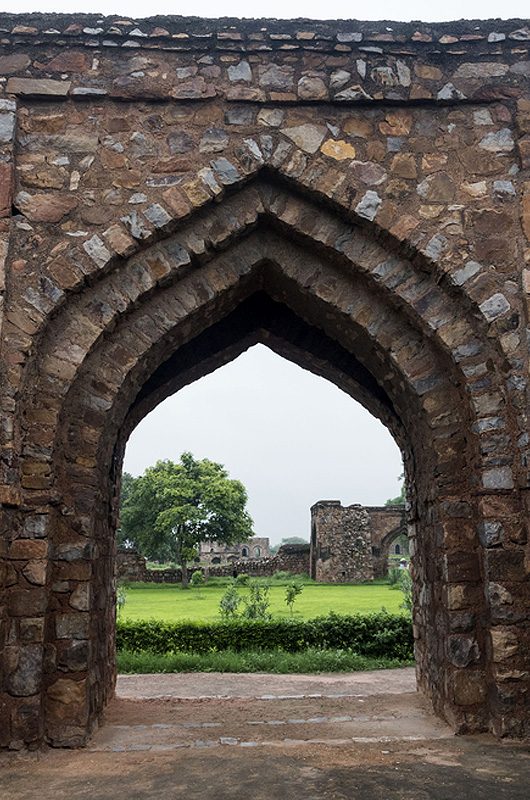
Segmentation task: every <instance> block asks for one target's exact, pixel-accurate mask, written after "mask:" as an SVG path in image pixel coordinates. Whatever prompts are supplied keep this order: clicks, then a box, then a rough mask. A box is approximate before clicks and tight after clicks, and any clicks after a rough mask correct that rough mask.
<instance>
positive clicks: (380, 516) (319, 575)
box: [310, 500, 407, 583]
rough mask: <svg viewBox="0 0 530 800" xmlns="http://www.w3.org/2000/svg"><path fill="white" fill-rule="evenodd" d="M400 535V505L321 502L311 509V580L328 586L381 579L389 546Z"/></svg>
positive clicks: (403, 524)
mask: <svg viewBox="0 0 530 800" xmlns="http://www.w3.org/2000/svg"><path fill="white" fill-rule="evenodd" d="M402 534H405V535H406V534H407V523H406V514H405V507H404V506H361V505H352V506H343V505H341V503H340V502H339V501H338V500H321V501H319V502H318V503H316V504H315V505H314V506H313V507H312V509H311V559H310V560H311V577H313V578H315V580H318V581H325V582H332V583H350V582H352V581H369V580H372V579H373V578H382V577H384V576H385V575H386V574H387V572H388V556H389V552H390V545H391V543H392V542H393V541H394V539H396V538H397V537H398V536H400V535H402Z"/></svg>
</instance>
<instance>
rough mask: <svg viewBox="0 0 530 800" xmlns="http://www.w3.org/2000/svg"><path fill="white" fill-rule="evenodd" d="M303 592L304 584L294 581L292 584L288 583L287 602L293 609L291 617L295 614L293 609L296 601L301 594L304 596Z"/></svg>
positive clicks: (286, 588)
mask: <svg viewBox="0 0 530 800" xmlns="http://www.w3.org/2000/svg"><path fill="white" fill-rule="evenodd" d="M303 590H304V586H303V584H301V583H298V582H297V581H292V582H291V583H288V584H287V586H286V587H285V602H286V603H287V605H288V606H289V608H290V609H291V615H292V614H293V613H294V609H293V607H294V601H295V600H296V598H297V597H298V595H299V594H302V592H303Z"/></svg>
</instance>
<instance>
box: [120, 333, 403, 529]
mask: <svg viewBox="0 0 530 800" xmlns="http://www.w3.org/2000/svg"><path fill="white" fill-rule="evenodd" d="M183 450H191V451H192V453H194V455H195V456H197V457H200V458H211V459H213V460H214V461H220V462H221V463H222V464H224V465H225V466H226V467H227V469H229V471H230V474H231V476H232V477H234V478H239V479H240V480H242V481H243V483H244V484H245V486H246V487H247V490H248V493H249V510H250V513H251V514H252V518H253V520H254V526H255V531H256V534H257V535H258V536H269V537H270V538H271V540H272V541H273V542H278V541H280V539H282V538H283V537H284V536H303V537H305V538H309V508H310V507H311V505H312V504H313V503H314V502H316V501H317V500H342V502H343V503H365V504H367V505H378V504H381V503H383V502H384V501H385V500H386V499H387V498H388V497H393V496H395V495H396V494H398V492H399V481H398V477H399V475H400V473H401V470H402V464H401V453H400V452H399V449H398V447H397V446H396V444H395V443H394V440H393V439H392V437H391V436H390V434H389V433H388V431H387V430H386V428H384V427H383V425H381V423H380V422H378V421H377V420H376V419H374V417H372V416H371V415H370V414H369V413H368V412H367V411H365V410H364V409H363V408H362V406H360V405H359V404H358V403H356V402H355V401H354V400H352V399H351V397H349V396H348V395H347V394H345V393H344V392H342V391H341V390H340V389H337V387H336V386H334V385H333V384H331V383H329V382H328V381H326V380H324V379H323V378H318V377H317V376H315V375H312V374H311V373H310V372H307V371H306V370H303V369H301V368H300V367H298V366H296V365H295V364H292V363H291V362H290V361H286V360H285V359H284V358H281V357H280V356H277V355H276V354H275V353H273V352H272V351H271V350H269V349H268V348H267V347H264V346H263V345H256V346H255V347H252V348H251V349H250V350H248V351H247V352H246V353H243V354H242V355H241V356H239V358H237V359H235V360H234V361H232V362H231V363H230V364H227V365H226V366H224V367H220V368H219V369H218V370H217V371H216V372H213V373H211V374H210V375H207V376H206V377H204V378H201V380H199V381H197V382H196V383H193V384H190V385H189V386H186V387H185V388H184V389H181V390H180V391H179V392H177V394H176V395H173V397H170V398H168V399H167V400H165V401H164V402H163V403H161V404H160V405H159V406H158V407H157V408H156V409H155V410H154V411H152V412H151V414H148V416H147V417H145V419H144V420H143V421H142V422H141V423H140V424H139V425H138V427H137V428H136V430H135V431H134V432H133V434H132V436H131V438H130V439H129V444H128V446H127V452H126V455H125V469H126V470H128V471H129V472H132V473H133V475H138V474H139V473H141V472H142V471H143V470H144V469H145V467H146V466H148V465H149V464H152V463H154V462H155V461H156V460H157V459H158V458H170V459H172V460H177V459H178V457H179V455H180V453H181V452H182V451H183Z"/></svg>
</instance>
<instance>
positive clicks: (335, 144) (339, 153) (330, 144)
mask: <svg viewBox="0 0 530 800" xmlns="http://www.w3.org/2000/svg"><path fill="white" fill-rule="evenodd" d="M320 150H321V152H322V153H324V155H325V156H329V157H330V158H334V159H335V161H345V160H346V159H351V158H355V147H353V145H351V144H350V143H349V142H345V141H344V140H342V139H340V140H338V141H335V140H334V139H328V140H327V141H326V142H324V144H323V145H322V147H321V148H320Z"/></svg>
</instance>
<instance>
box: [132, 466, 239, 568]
mask: <svg viewBox="0 0 530 800" xmlns="http://www.w3.org/2000/svg"><path fill="white" fill-rule="evenodd" d="M126 476H127V477H126ZM123 478H125V482H124V483H123ZM123 478H122V499H121V529H120V539H121V540H122V541H125V542H130V543H132V544H134V545H135V546H136V547H137V549H138V550H139V551H140V552H141V553H142V554H143V555H144V556H146V557H147V558H149V559H153V560H169V561H176V562H177V563H180V565H181V567H182V574H183V582H186V562H187V561H189V560H190V559H191V558H193V556H194V555H196V553H197V550H198V547H199V545H200V543H201V542H206V541H216V542H221V543H223V544H234V543H236V542H242V541H245V540H246V539H249V538H250V537H251V536H252V535H253V532H252V519H251V517H250V515H249V513H248V511H247V510H246V504H247V492H246V489H245V487H244V486H243V484H242V483H241V482H240V481H237V480H233V479H232V478H230V477H229V475H228V472H227V471H226V470H225V468H224V467H223V466H222V465H221V464H217V463H216V462H214V461H210V460H209V459H207V458H204V459H201V460H197V459H195V458H194V457H193V455H192V454H191V453H183V454H182V455H181V457H180V461H179V462H178V463H174V462H173V461H169V460H165V461H157V463H156V464H155V465H154V466H153V467H148V468H147V469H146V470H145V472H144V474H143V475H141V476H140V477H139V478H131V477H130V476H128V475H127V473H125V474H124V476H123Z"/></svg>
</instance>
